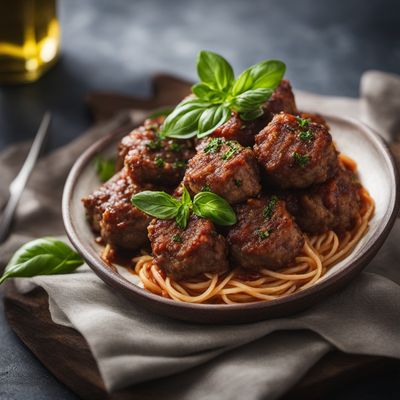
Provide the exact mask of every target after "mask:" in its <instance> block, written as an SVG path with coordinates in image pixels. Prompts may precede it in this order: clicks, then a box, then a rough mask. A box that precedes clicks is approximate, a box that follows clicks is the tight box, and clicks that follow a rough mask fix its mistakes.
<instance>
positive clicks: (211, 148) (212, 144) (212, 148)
mask: <svg viewBox="0 0 400 400" xmlns="http://www.w3.org/2000/svg"><path fill="white" fill-rule="evenodd" d="M223 144H224V140H223V139H221V138H213V139H211V140H210V141H209V142H208V144H207V146H206V147H204V153H216V152H217V151H218V150H219V149H220V147H221V146H222V145H223Z"/></svg>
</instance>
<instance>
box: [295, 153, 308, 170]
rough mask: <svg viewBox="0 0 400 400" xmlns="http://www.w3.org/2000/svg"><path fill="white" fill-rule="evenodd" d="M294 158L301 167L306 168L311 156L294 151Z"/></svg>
mask: <svg viewBox="0 0 400 400" xmlns="http://www.w3.org/2000/svg"><path fill="white" fill-rule="evenodd" d="M293 158H294V160H295V161H296V163H297V164H298V165H299V166H300V167H301V168H304V167H305V166H306V165H307V164H308V162H309V161H310V157H309V156H307V155H303V154H300V153H298V152H297V151H295V152H294V153H293Z"/></svg>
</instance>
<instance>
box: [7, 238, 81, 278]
mask: <svg viewBox="0 0 400 400" xmlns="http://www.w3.org/2000/svg"><path fill="white" fill-rule="evenodd" d="M82 264H83V259H82V257H81V256H80V255H79V254H78V253H76V252H75V251H74V250H72V249H71V248H70V247H69V246H68V245H66V244H65V243H64V242H62V241H60V240H57V239H54V238H50V237H47V238H42V239H36V240H32V241H31V242H28V243H26V244H24V245H23V246H22V247H20V248H19V249H18V250H17V251H16V252H15V254H14V255H13V256H12V258H11V260H10V261H9V263H8V265H7V267H6V269H5V270H4V274H3V276H2V277H1V278H0V284H1V283H3V282H4V281H5V280H6V279H8V278H17V277H32V276H36V275H56V274H68V273H70V272H73V271H75V269H76V268H78V267H79V266H80V265H82Z"/></svg>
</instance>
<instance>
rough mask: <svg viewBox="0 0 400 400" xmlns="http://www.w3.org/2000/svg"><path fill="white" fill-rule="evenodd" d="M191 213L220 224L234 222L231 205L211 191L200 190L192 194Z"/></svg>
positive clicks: (224, 224) (234, 216) (227, 224)
mask: <svg viewBox="0 0 400 400" xmlns="http://www.w3.org/2000/svg"><path fill="white" fill-rule="evenodd" d="M193 213H194V214H196V215H197V216H199V217H203V218H208V219H211V221H213V222H215V223H216V224H218V225H222V226H229V225H234V224H235V223H236V214H235V212H234V211H233V209H232V207H231V206H230V205H229V204H228V203H227V201H226V200H225V199H223V198H222V197H220V196H217V195H216V194H215V193H213V192H200V193H197V194H196V195H195V196H194V199H193Z"/></svg>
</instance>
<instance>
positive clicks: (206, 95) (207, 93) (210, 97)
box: [192, 83, 226, 103]
mask: <svg viewBox="0 0 400 400" xmlns="http://www.w3.org/2000/svg"><path fill="white" fill-rule="evenodd" d="M192 93H193V94H195V95H196V96H197V97H198V98H199V99H201V100H207V101H209V102H211V103H222V102H223V101H224V99H225V97H226V94H225V93H223V92H219V91H216V90H214V89H211V88H210V87H209V86H208V85H206V84H205V83H197V84H196V85H193V86H192Z"/></svg>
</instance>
